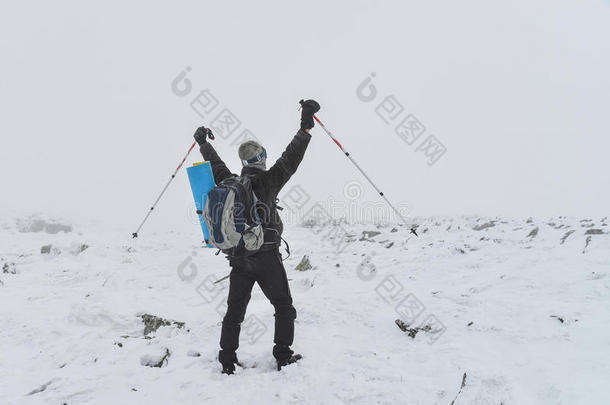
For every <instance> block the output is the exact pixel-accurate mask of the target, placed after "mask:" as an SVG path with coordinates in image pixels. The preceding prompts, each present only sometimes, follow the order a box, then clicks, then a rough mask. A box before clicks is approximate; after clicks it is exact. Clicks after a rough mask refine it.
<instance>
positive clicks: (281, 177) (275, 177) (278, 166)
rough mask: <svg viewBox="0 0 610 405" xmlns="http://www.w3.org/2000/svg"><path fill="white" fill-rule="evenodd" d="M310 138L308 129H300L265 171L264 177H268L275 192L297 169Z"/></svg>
mask: <svg viewBox="0 0 610 405" xmlns="http://www.w3.org/2000/svg"><path fill="white" fill-rule="evenodd" d="M310 139H311V135H310V134H309V130H304V129H300V130H299V132H297V134H296V135H295V136H294V137H293V138H292V141H290V143H289V144H288V146H287V147H286V150H285V151H284V153H282V156H280V158H279V159H278V160H277V161H276V162H275V164H274V165H273V166H272V167H271V168H270V169H269V170H268V171H267V173H266V177H267V178H268V179H269V180H268V183H267V184H269V185H270V186H271V188H273V189H274V190H275V191H276V192H279V191H280V190H281V189H282V187H284V185H285V184H286V183H287V182H288V180H290V178H291V177H292V175H293V174H294V173H295V172H296V171H297V168H298V167H299V164H301V161H302V160H303V156H305V151H306V150H307V145H309V141H310Z"/></svg>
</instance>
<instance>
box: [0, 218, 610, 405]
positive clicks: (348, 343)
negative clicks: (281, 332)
mask: <svg viewBox="0 0 610 405" xmlns="http://www.w3.org/2000/svg"><path fill="white" fill-rule="evenodd" d="M2 218H3V219H2V220H0V221H1V222H0V243H1V248H0V258H1V263H0V266H1V267H2V271H0V280H1V281H0V307H1V308H2V309H1V311H0V314H1V317H0V347H1V348H2V354H1V355H0V403H1V404H29V403H44V404H62V403H67V404H85V403H86V404H90V403H91V404H132V403H155V404H156V403H159V404H178V403H180V404H196V403H197V404H199V403H212V404H214V403H227V404H229V403H243V404H251V403H255V404H271V403H276V404H280V403H281V404H284V403H303V404H333V403H350V404H446V405H450V404H452V403H455V404H495V405H498V404H505V405H507V404H608V403H610V388H608V381H610V364H609V363H610V325H609V321H610V238H609V236H608V233H609V231H610V230H609V228H608V226H607V222H606V219H600V218H593V219H590V220H588V219H587V220H585V219H575V218H564V217H560V218H551V219H544V220H542V219H533V220H525V219H523V220H514V219H503V218H478V217H435V218H423V219H419V221H418V222H419V223H420V224H421V226H420V227H419V234H420V237H418V238H415V237H410V236H409V233H408V230H407V229H406V228H404V227H399V228H398V229H394V228H393V227H392V226H391V225H389V226H379V227H378V226H374V225H368V226H366V225H347V224H343V225H341V227H342V230H344V231H346V232H347V233H348V234H349V236H348V238H347V240H344V239H342V240H341V243H337V242H338V240H336V239H331V238H330V237H326V235H327V234H328V233H330V234H332V235H341V232H336V231H337V226H336V225H330V224H327V225H325V226H322V225H319V224H313V227H300V226H291V227H288V228H287V230H286V232H285V236H286V237H287V239H288V240H289V242H290V243H291V248H292V256H291V257H290V258H288V259H287V260H286V261H285V266H286V269H287V272H288V277H289V279H290V284H291V288H292V294H293V297H294V300H295V306H296V308H297V311H298V317H297V320H296V322H297V324H296V339H295V345H294V349H295V350H296V351H297V352H299V353H302V354H303V356H304V359H303V360H302V361H301V362H299V363H298V364H296V365H292V366H289V367H286V368H285V369H283V370H282V371H281V372H277V371H276V370H275V368H274V361H273V358H272V356H271V348H272V340H273V309H272V307H271V305H270V304H269V303H268V302H267V301H266V299H265V298H264V296H263V295H262V293H261V291H260V289H259V288H258V287H255V290H254V293H253V296H252V301H251V303H250V306H249V307H248V313H247V316H246V321H245V323H244V327H243V329H244V330H243V333H242V345H241V347H240V350H239V352H238V356H239V358H240V359H241V360H242V362H243V363H245V365H246V366H247V368H244V369H238V370H237V374H236V375H235V376H225V375H221V374H220V367H219V364H218V363H217V360H216V355H217V350H218V338H219V332H220V326H219V325H220V321H221V314H222V312H223V311H224V309H223V303H224V300H225V298H226V293H227V281H222V282H220V283H218V284H215V285H214V284H211V281H214V280H217V279H219V278H221V277H223V276H224V275H226V274H227V269H228V267H227V262H226V260H225V259H224V258H223V257H222V255H220V256H214V254H213V253H214V252H213V251H211V250H209V249H204V248H200V247H199V246H200V239H199V238H197V237H194V235H197V234H196V233H195V232H191V233H178V232H169V231H168V232H165V233H156V234H150V233H146V232H143V233H142V235H141V237H140V238H139V239H136V240H132V239H129V236H130V233H129V231H128V230H123V231H120V230H114V229H104V227H103V226H100V225H95V226H94V225H87V224H78V223H70V221H66V220H64V221H59V222H57V221H54V220H52V219H49V218H45V217H44V216H37V217H21V218H10V217H7V216H6V215H5V216H3V217H2ZM376 232H379V234H375V233H376ZM339 237H341V236H339ZM344 242H349V243H344ZM48 245H51V246H48ZM43 247H44V248H43ZM41 251H44V252H46V253H42V252H41ZM304 255H307V256H308V257H309V260H310V262H311V265H312V266H313V268H311V269H308V270H305V271H298V270H295V267H297V265H298V264H299V263H300V262H301V260H302V258H303V256H304ZM144 314H150V315H155V316H159V317H162V318H164V319H166V320H168V321H178V322H184V325H183V326H181V325H178V324H174V323H170V325H169V326H162V327H160V328H159V329H158V330H157V331H156V332H150V333H148V334H147V335H146V336H145V335H144V327H145V325H144V323H143V320H142V315H144ZM397 319H401V320H402V321H403V322H405V323H406V324H409V326H408V328H406V329H407V331H406V332H404V331H402V330H401V329H400V328H399V327H398V326H397V324H396V322H395V321H396V320H397ZM417 331H419V332H418V333H415V332H417ZM409 333H410V334H411V335H414V338H413V337H411V336H410V334H409ZM155 365H158V366H161V367H153V366H155ZM456 398H457V399H456ZM453 401H455V402H453Z"/></svg>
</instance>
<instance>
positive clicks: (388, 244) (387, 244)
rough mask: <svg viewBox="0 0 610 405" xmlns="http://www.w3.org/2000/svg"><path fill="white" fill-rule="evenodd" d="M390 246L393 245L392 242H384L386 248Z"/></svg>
mask: <svg viewBox="0 0 610 405" xmlns="http://www.w3.org/2000/svg"><path fill="white" fill-rule="evenodd" d="M392 246H394V242H390V243H386V244H385V248H386V249H389V248H391V247H392Z"/></svg>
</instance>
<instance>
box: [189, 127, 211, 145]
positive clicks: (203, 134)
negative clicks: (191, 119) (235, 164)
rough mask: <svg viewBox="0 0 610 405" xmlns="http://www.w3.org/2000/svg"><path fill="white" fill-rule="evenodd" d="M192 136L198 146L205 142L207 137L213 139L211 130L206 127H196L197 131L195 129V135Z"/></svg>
mask: <svg viewBox="0 0 610 405" xmlns="http://www.w3.org/2000/svg"><path fill="white" fill-rule="evenodd" d="M193 137H194V138H195V140H196V141H197V143H198V144H199V145H200V146H201V145H203V144H204V143H206V142H207V138H210V139H212V140H214V134H213V133H212V130H211V129H210V128H206V127H199V128H197V131H195V135H193Z"/></svg>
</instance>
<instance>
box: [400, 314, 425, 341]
mask: <svg viewBox="0 0 610 405" xmlns="http://www.w3.org/2000/svg"><path fill="white" fill-rule="evenodd" d="M394 322H395V323H396V326H398V327H399V328H400V330H401V331H403V332H405V333H406V334H408V335H409V337H410V338H412V339H415V336H416V335H417V334H418V333H419V332H429V331H431V330H432V327H431V326H430V325H424V326H416V327H414V328H412V327H411V326H410V325H409V324H408V323H405V322H403V321H401V320H400V319H397V320H395V321H394Z"/></svg>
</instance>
